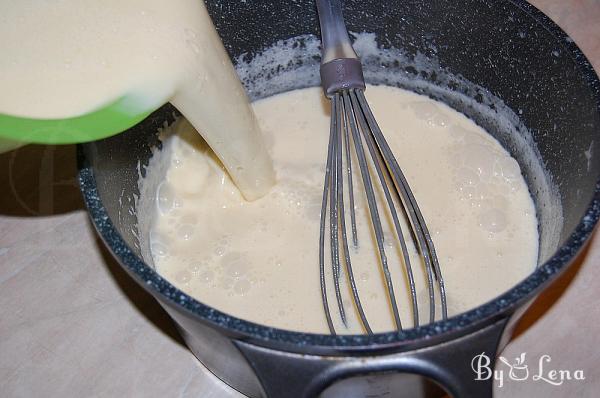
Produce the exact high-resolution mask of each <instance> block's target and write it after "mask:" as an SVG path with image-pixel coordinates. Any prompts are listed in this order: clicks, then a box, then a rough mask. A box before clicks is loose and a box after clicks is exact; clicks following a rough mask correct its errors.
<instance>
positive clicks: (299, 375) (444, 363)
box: [236, 317, 509, 398]
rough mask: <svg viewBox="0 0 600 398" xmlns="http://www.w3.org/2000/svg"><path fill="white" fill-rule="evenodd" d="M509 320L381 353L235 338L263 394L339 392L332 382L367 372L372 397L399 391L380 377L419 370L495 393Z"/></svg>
mask: <svg viewBox="0 0 600 398" xmlns="http://www.w3.org/2000/svg"><path fill="white" fill-rule="evenodd" d="M508 320H509V318H508V317H507V318H503V319H500V320H499V321H496V322H495V323H493V324H491V325H488V326H486V327H484V328H482V329H479V330H476V331H474V332H472V333H470V334H466V335H464V336H461V337H459V338H457V339H453V340H450V341H446V342H443V343H440V344H437V345H434V346H430V347H426V348H422V349H418V350H413V351H409V352H403V353H396V354H389V355H379V356H360V357H359V356H354V357H339V356H320V355H302V354H296V353H290V352H284V351H278V350H273V349H270V348H264V347H259V346H256V345H254V344H250V343H248V342H242V341H236V345H237V347H238V348H239V349H240V351H241V352H242V354H243V355H244V356H245V358H246V359H247V360H248V362H249V363H250V365H251V366H252V367H253V369H254V371H255V372H256V375H257V376H258V378H259V380H260V382H261V384H262V387H263V390H264V392H263V397H268V398H279V397H302V398H304V397H316V396H319V395H320V394H322V393H324V392H325V394H323V395H322V396H324V397H325V396H326V397H330V396H335V394H331V392H332V391H331V389H329V388H328V387H330V386H332V385H335V384H336V383H338V382H340V381H342V380H345V379H348V378H353V377H360V376H365V377H368V378H369V382H368V383H369V384H371V385H372V386H373V388H374V390H373V391H372V392H371V391H369V392H368V394H369V396H373V397H376V396H379V395H381V396H397V390H393V389H391V390H389V391H384V390H382V387H381V385H379V384H378V383H377V377H379V376H384V377H387V378H388V379H389V377H390V375H394V374H395V375H401V374H412V375H414V374H416V375H420V376H425V377H426V378H428V379H431V380H433V381H435V382H436V383H438V384H439V385H441V386H442V387H443V388H444V389H445V390H446V391H447V392H448V393H449V394H451V395H452V396H453V397H460V398H486V397H490V398H491V397H492V391H493V382H494V378H493V370H494V365H495V358H496V354H497V352H498V348H499V346H500V345H501V344H502V343H503V340H502V338H503V334H504V331H505V329H506V325H507V322H508ZM486 358H487V359H486ZM478 366H479V367H478ZM474 369H475V370H474ZM478 369H479V370H480V372H481V373H479V380H478V377H477V376H478V374H477V373H476V370H478ZM488 376H489V377H488ZM387 384H390V383H387ZM390 388H392V387H390ZM375 390H376V391H375ZM394 393H395V394H394ZM387 394H391V395H387ZM346 398H347V396H346Z"/></svg>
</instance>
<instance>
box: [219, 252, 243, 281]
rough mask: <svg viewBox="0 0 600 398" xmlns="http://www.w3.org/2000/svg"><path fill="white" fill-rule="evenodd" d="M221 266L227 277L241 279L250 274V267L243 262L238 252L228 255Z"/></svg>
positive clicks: (222, 260) (224, 257)
mask: <svg viewBox="0 0 600 398" xmlns="http://www.w3.org/2000/svg"><path fill="white" fill-rule="evenodd" d="M221 264H222V265H223V268H224V269H225V272H226V273H227V275H229V276H230V277H232V278H239V277H240V276H242V275H245V274H246V273H247V272H248V265H247V264H246V263H244V262H243V259H242V255H241V254H240V253H238V252H232V253H228V254H226V255H225V256H223V258H222V259H221Z"/></svg>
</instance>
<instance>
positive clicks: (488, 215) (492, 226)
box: [478, 208, 508, 233]
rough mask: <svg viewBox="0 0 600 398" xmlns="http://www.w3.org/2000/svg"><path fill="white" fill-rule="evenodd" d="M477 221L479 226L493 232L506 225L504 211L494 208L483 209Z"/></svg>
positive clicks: (500, 229) (501, 229)
mask: <svg viewBox="0 0 600 398" xmlns="http://www.w3.org/2000/svg"><path fill="white" fill-rule="evenodd" d="M478 221H479V226H480V227H482V228H483V229H485V230H486V231H489V232H494V233H497V232H502V231H503V230H504V229H505V228H506V227H507V225H508V222H507V220H506V215H505V214H504V212H503V211H502V210H499V209H496V208H494V209H490V210H486V211H483V212H482V213H481V214H480V215H479V218H478Z"/></svg>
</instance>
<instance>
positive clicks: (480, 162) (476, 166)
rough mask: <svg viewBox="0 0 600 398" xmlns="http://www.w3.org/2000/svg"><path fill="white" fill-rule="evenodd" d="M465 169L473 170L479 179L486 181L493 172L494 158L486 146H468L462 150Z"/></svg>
mask: <svg viewBox="0 0 600 398" xmlns="http://www.w3.org/2000/svg"><path fill="white" fill-rule="evenodd" d="M463 160H464V164H465V167H467V168H469V169H471V170H473V171H474V172H475V173H477V175H478V176H479V178H480V179H482V180H487V179H489V178H490V177H491V176H492V173H493V171H494V163H495V156H494V154H493V153H492V151H490V149H489V148H488V146H487V145H482V144H470V145H467V146H465V149H464V150H463Z"/></svg>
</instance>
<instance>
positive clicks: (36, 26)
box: [0, 0, 274, 200]
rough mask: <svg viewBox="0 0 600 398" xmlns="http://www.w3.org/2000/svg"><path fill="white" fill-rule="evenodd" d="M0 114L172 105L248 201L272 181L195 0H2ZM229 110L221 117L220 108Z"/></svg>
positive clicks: (234, 81)
mask: <svg viewBox="0 0 600 398" xmlns="http://www.w3.org/2000/svg"><path fill="white" fill-rule="evenodd" d="M0 51H1V53H2V56H1V57H0V70H1V71H2V73H0V88H1V90H0V113H2V114H9V115H14V116H21V117H29V118H50V119H55V118H68V117H75V116H79V115H82V114H85V113H88V112H92V111H94V110H97V109H98V108H100V107H102V106H104V105H107V104H110V103H112V102H114V101H115V100H117V99H119V98H121V97H126V98H127V99H128V110H129V111H131V113H132V114H137V113H139V112H140V111H148V110H151V109H154V108H156V107H158V106H160V105H162V104H164V103H166V102H168V101H171V102H172V103H173V104H174V105H175V106H176V107H177V108H178V109H179V110H180V111H181V112H182V113H183V114H184V115H185V116H186V118H187V119H188V120H189V121H190V122H191V123H192V125H194V127H195V128H196V129H198V130H199V131H201V132H202V134H203V137H204V139H205V140H206V141H207V142H208V143H209V144H210V146H211V147H212V148H213V149H214V151H215V152H216V153H218V154H219V157H220V160H221V162H222V163H223V164H224V166H225V167H226V168H227V170H228V172H229V174H230V175H231V176H232V177H233V179H234V181H235V183H236V184H237V186H238V187H239V188H240V189H241V191H242V192H243V194H244V196H245V197H246V199H249V200H252V199H255V198H257V197H259V196H261V195H263V194H265V193H266V192H267V191H268V189H269V188H270V187H271V186H272V185H273V182H274V173H273V169H272V164H271V160H270V159H269V157H268V154H267V153H266V151H265V147H264V145H263V144H262V142H261V136H260V134H259V132H258V127H257V125H256V121H255V118H254V115H253V113H252V110H251V108H250V107H249V104H248V99H247V97H246V93H245V91H244V89H243V87H242V85H241V84H240V82H239V79H238V78H237V75H236V74H235V70H234V69H233V66H232V64H231V62H230V60H229V57H228V56H227V53H226V52H225V49H224V48H223V44H222V43H221V40H220V38H219V36H218V35H217V33H216V31H215V29H214V27H213V25H212V21H211V20H210V18H209V15H208V13H207V11H206V9H205V7H204V2H203V1H200V0H172V1H165V0H102V1H92V0H83V1H82V0H61V1H46V0H19V1H9V0H0ZM224 109H227V110H228V111H227V112H223V110H224Z"/></svg>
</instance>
